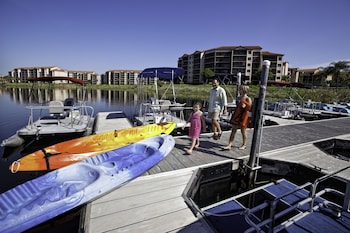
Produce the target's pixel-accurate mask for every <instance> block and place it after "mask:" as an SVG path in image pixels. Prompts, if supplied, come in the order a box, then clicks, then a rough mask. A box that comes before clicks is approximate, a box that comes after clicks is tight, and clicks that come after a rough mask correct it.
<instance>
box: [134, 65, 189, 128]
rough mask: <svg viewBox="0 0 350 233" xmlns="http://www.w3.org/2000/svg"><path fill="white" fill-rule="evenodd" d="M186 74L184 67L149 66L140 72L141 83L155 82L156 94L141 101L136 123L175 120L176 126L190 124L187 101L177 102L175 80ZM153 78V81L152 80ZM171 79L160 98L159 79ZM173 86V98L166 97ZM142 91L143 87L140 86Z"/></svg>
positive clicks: (144, 123) (180, 126)
mask: <svg viewBox="0 0 350 233" xmlns="http://www.w3.org/2000/svg"><path fill="white" fill-rule="evenodd" d="M183 74H184V70H183V69H182V68H171V67H158V68H147V69H144V70H143V71H142V72H141V73H140V74H139V80H140V81H139V84H140V85H142V84H143V83H149V82H154V84H155V96H153V97H151V98H149V99H148V100H143V101H142V102H141V103H140V106H139V111H138V115H137V116H135V121H136V124H139V125H146V124H154V123H162V122H175V123H176V128H182V127H183V126H187V127H188V126H189V124H186V119H185V115H184V110H185V105H186V103H178V102H176V92H175V87H174V82H175V80H178V79H181V77H182V76H183ZM150 80H152V81H150ZM159 80H162V81H166V82H167V81H169V85H168V87H167V89H166V90H165V92H164V94H163V95H162V96H161V97H160V98H159V93H158V81H159ZM170 88H171V90H172V97H173V98H172V100H170V99H167V98H166V94H167V92H168V91H169V89H170ZM139 92H142V87H140V88H139Z"/></svg>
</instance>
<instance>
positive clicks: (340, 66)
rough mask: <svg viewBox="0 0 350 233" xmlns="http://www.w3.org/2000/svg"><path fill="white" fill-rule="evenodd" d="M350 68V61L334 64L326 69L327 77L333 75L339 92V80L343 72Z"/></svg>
mask: <svg viewBox="0 0 350 233" xmlns="http://www.w3.org/2000/svg"><path fill="white" fill-rule="evenodd" d="M349 68H350V61H338V62H332V63H331V64H330V65H329V66H327V67H326V68H324V72H325V73H326V74H327V75H329V74H330V75H332V76H333V78H334V79H335V89H336V91H338V79H339V74H340V72H341V71H346V70H348V69H349Z"/></svg>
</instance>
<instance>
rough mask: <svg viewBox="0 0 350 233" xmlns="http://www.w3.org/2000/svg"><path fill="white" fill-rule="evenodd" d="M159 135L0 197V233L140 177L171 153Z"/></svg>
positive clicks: (26, 225)
mask: <svg viewBox="0 0 350 233" xmlns="http://www.w3.org/2000/svg"><path fill="white" fill-rule="evenodd" d="M174 145H175V140H174V138H173V137H172V136H170V135H161V136H156V137H152V138H149V139H145V140H142V141H140V142H137V143H134V144H131V145H128V146H125V147H122V148H119V149H115V150H112V151H109V152H105V153H103V154H100V155H98V156H95V157H92V158H89V159H86V160H84V161H81V162H78V163H75V164H72V165H70V166H66V167H64V168H60V169H57V170H55V171H51V172H49V173H47V174H45V175H43V176H40V177H38V178H36V179H33V180H31V181H27V182H25V183H24V184H21V185H18V186H16V187H15V188H13V189H10V190H8V191H6V192H5V193H2V194H0V226H1V228H2V230H1V232H22V231H25V230H27V229H29V228H32V227H34V226H36V225H38V224H40V223H43V222H45V221H47V220H49V219H51V218H54V217H56V216H58V215H60V214H63V213H65V212H67V211H69V210H71V209H73V208H75V207H78V206H80V205H82V204H84V203H87V202H89V201H92V200H94V199H96V198H98V197H100V196H102V195H104V194H106V193H108V192H110V191H112V190H113V189H116V188H118V187H120V186H122V185H124V184H126V183H127V182H129V181H131V180H133V179H135V178H136V177H138V176H140V175H142V174H143V173H145V172H146V171H147V170H149V169H150V168H152V167H153V166H154V165H156V164H157V163H159V162H160V161H161V160H162V159H163V158H164V157H165V156H166V155H168V154H169V152H170V151H171V150H172V149H173V147H174Z"/></svg>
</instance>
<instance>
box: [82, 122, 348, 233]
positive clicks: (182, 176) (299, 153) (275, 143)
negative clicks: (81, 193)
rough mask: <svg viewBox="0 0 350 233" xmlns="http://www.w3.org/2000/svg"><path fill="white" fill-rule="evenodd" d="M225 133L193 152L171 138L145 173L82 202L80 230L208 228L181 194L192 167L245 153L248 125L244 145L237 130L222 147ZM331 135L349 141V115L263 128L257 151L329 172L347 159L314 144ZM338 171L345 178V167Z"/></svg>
mask: <svg viewBox="0 0 350 233" xmlns="http://www.w3.org/2000/svg"><path fill="white" fill-rule="evenodd" d="M229 134H230V132H224V134H223V136H222V138H221V140H213V139H212V138H208V134H204V135H202V136H201V145H200V148H199V149H198V150H195V151H194V152H193V154H192V155H186V153H185V152H186V149H187V148H188V146H189V145H190V139H189V138H187V137H181V138H176V145H175V147H174V149H173V150H172V152H171V153H170V154H169V155H168V156H167V157H166V158H165V159H164V160H163V161H162V162H160V163H159V164H158V165H157V166H155V167H153V168H152V169H150V170H149V171H148V173H147V174H145V175H144V176H141V177H139V178H137V179H135V180H134V181H132V182H130V183H129V184H127V185H125V186H123V187H121V188H119V189H116V190H114V191H113V192H111V193H109V194H107V195H105V196H103V197H101V198H99V199H97V200H95V201H93V202H91V203H89V204H88V205H86V206H85V207H84V209H85V212H84V214H83V215H82V217H83V218H82V220H81V231H82V232H91V233H96V232H143V233H145V232H181V233H187V232H195V233H196V232H204V233H205V232H211V231H210V229H209V228H208V227H207V226H206V225H205V224H204V223H203V222H202V221H200V219H197V218H196V216H194V214H193V213H192V212H191V211H190V209H189V208H188V207H187V206H186V204H185V202H184V200H183V198H182V196H181V194H182V192H183V190H184V188H185V186H186V185H187V183H188V181H189V180H190V178H191V176H192V174H193V171H194V170H195V169H196V168H198V167H200V166H210V165H213V164H215V163H222V162H225V161H231V160H234V159H238V158H247V157H248V156H249V153H250V141H251V138H252V135H253V130H248V138H249V144H248V146H247V150H239V149H238V147H239V146H240V145H241V142H242V139H241V134H240V132H237V135H236V140H235V145H234V146H235V147H233V148H232V149H231V150H230V151H224V150H222V147H223V146H225V145H226V143H227V141H228V137H229ZM332 138H337V139H344V140H350V118H349V117H344V118H336V119H329V120H320V121H311V122H299V124H286V125H277V126H269V127H264V128H263V131H262V142H261V148H260V152H259V155H260V156H261V157H269V158H274V159H280V160H284V161H290V162H295V163H301V164H304V165H306V166H311V167H315V166H316V167H318V168H320V169H323V171H326V172H329V173H330V172H333V171H336V170H338V169H340V168H341V167H345V166H348V165H349V164H350V162H348V161H344V160H339V159H336V158H334V157H331V156H328V155H326V154H325V153H324V152H323V151H321V150H320V149H318V148H317V147H316V146H314V145H313V143H314V142H317V141H322V140H326V139H332ZM341 176H342V177H344V178H346V179H350V171H344V172H342V173H341Z"/></svg>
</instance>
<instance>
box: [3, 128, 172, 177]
mask: <svg viewBox="0 0 350 233" xmlns="http://www.w3.org/2000/svg"><path fill="white" fill-rule="evenodd" d="M175 127H176V123H174V122H164V123H159V124H149V125H144V126H137V127H132V128H126V129H121V130H118V131H109V132H105V133H100V134H94V135H89V136H85V137H81V138H75V139H72V140H69V141H64V142H60V143H57V144H54V145H52V146H48V147H46V148H43V149H41V150H38V151H36V152H33V153H31V154H28V155H26V156H24V157H23V158H21V159H19V160H17V161H15V162H13V163H12V165H11V166H10V167H9V169H10V170H11V171H12V172H17V171H47V170H54V169H58V168H61V167H64V166H67V165H69V164H73V163H76V162H78V161H81V160H84V159H86V158H89V157H92V156H95V155H99V154H101V153H104V152H107V151H110V150H114V149H117V148H120V147H123V146H126V145H129V144H131V143H134V142H138V141H140V140H143V139H146V138H151V137H154V136H157V135H160V134H170V133H171V132H172V131H173V130H174V128H175Z"/></svg>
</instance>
